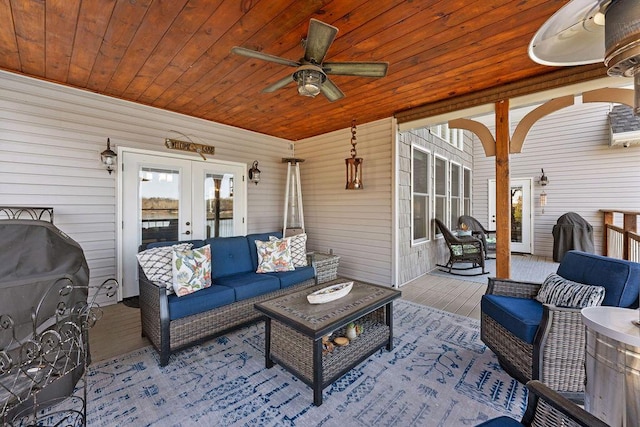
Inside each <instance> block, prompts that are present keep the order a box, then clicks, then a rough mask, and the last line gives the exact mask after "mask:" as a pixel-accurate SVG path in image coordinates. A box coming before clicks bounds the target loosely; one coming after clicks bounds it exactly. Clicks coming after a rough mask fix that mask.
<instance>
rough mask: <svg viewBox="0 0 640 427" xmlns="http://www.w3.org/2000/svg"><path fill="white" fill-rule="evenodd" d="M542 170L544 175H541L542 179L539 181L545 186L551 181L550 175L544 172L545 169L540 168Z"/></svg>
mask: <svg viewBox="0 0 640 427" xmlns="http://www.w3.org/2000/svg"><path fill="white" fill-rule="evenodd" d="M540 170H541V171H542V175H540V179H539V180H538V183H539V184H540V185H542V186H543V187H544V186H545V185H547V184H548V183H549V177H548V176H547V175H545V174H544V169H540Z"/></svg>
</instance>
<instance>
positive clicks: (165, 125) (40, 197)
mask: <svg viewBox="0 0 640 427" xmlns="http://www.w3.org/2000/svg"><path fill="white" fill-rule="evenodd" d="M172 130H173V131H178V132H181V133H182V134H186V135H189V136H190V137H192V138H194V140H195V141H196V142H202V143H205V144H211V145H214V146H215V148H216V154H215V158H216V159H220V160H229V161H235V162H243V163H246V164H247V168H248V167H250V165H251V163H253V161H254V160H258V161H259V162H260V170H261V171H262V175H261V181H260V183H259V184H258V185H257V186H256V185H255V184H253V183H249V184H248V185H247V188H248V196H247V200H248V218H247V230H248V232H249V233H252V232H262V231H264V232H266V231H273V230H280V229H281V228H282V214H283V211H282V210H283V203H284V202H283V201H284V187H285V180H286V164H282V163H281V158H282V157H289V156H291V150H290V147H291V143H290V142H289V141H287V140H284V139H279V138H273V137H270V136H266V135H262V134H257V133H254V132H249V131H245V130H242V129H238V128H233V127H229V126H225V125H221V124H217V123H213V122H209V121H205V120H200V119H196V118H193V117H188V116H184V115H180V114H176V113H172V112H169V111H164V110H160V109H155V108H151V107H147V106H144V105H140V104H135V103H131V102H126V101H122V100H119V99H115V98H109V97H106V96H101V95H97V94H94V93H91V92H85V91H80V90H76V89H72V88H68V87H64V86H60V85H55V84H52V83H48V82H43V81H40V80H35V79H30V78H27V77H23V76H19V75H16V74H9V73H5V72H1V71H0V205H12V206H51V207H53V208H54V215H55V224H56V225H57V226H58V227H59V228H60V229H61V230H63V231H64V232H65V233H67V234H68V235H69V236H71V237H72V238H73V239H74V240H76V241H77V242H78V243H80V245H81V246H82V248H83V250H84V252H85V256H86V258H87V261H88V263H89V268H90V271H91V284H92V285H97V284H100V283H102V281H104V280H105V279H107V278H112V277H115V276H116V228H115V227H116V224H115V222H116V194H117V192H116V176H117V175H116V174H117V173H118V172H117V171H116V172H115V173H113V174H111V175H109V174H108V173H107V171H106V170H105V169H104V167H103V166H102V164H101V162H100V153H101V152H102V151H103V150H104V149H105V148H106V141H107V137H109V138H111V144H112V148H113V147H114V146H122V147H133V148H141V149H147V150H155V151H160V152H168V151H169V150H168V149H166V148H165V146H164V138H166V137H174V138H178V139H180V138H179V137H177V136H176V133H174V132H171V131H172ZM182 154H184V153H182ZM199 158H200V157H199V156H198V155H195V156H194V159H195V160H197V159H199Z"/></svg>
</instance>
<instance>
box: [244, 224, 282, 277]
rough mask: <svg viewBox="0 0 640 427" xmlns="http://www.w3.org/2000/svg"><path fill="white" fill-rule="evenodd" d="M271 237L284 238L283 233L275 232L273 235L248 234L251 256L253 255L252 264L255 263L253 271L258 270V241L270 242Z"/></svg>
mask: <svg viewBox="0 0 640 427" xmlns="http://www.w3.org/2000/svg"><path fill="white" fill-rule="evenodd" d="M269 236H274V237H277V238H278V239H279V238H281V237H282V233H281V232H280V231H274V232H272V233H254V234H247V241H248V242H249V254H250V255H251V262H252V263H253V271H256V270H257V269H258V250H257V249H256V240H261V241H263V242H268V241H269Z"/></svg>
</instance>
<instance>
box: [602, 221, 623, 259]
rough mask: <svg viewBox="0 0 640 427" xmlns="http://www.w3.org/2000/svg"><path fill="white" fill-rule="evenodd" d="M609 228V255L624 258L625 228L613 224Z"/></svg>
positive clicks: (607, 228)
mask: <svg viewBox="0 0 640 427" xmlns="http://www.w3.org/2000/svg"><path fill="white" fill-rule="evenodd" d="M606 230H607V256H608V257H611V258H618V259H624V230H623V229H621V228H618V227H615V226H612V225H608V226H607V227H606Z"/></svg>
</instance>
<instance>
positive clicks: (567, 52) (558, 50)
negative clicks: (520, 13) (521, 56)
mask: <svg viewBox="0 0 640 427" xmlns="http://www.w3.org/2000/svg"><path fill="white" fill-rule="evenodd" d="M604 2H605V0H572V1H571V2H569V3H567V4H566V5H564V6H563V7H562V8H561V9H560V10H558V11H557V12H556V13H555V14H554V15H553V16H551V18H549V19H548V20H547V21H546V22H545V23H544V24H542V26H541V27H540V29H539V30H538V32H537V33H536V35H535V36H533V39H531V43H530V44H529V57H530V58H531V59H533V60H534V61H535V62H537V63H539V64H542V65H551V66H571V65H585V64H593V63H596V62H602V60H603V59H604V53H605V42H604V38H605V37H604V34H605V30H604V22H602V25H598V24H597V23H596V22H597V20H596V19H594V17H595V15H596V13H597V12H598V11H599V10H600V6H601V5H602V4H603V3H604Z"/></svg>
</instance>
